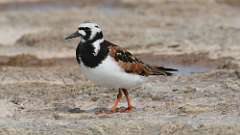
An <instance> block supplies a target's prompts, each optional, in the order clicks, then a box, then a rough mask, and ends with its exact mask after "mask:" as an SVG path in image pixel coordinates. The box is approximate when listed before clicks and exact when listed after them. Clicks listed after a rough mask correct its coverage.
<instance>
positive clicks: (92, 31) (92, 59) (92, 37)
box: [65, 22, 177, 112]
mask: <svg viewBox="0 0 240 135" xmlns="http://www.w3.org/2000/svg"><path fill="white" fill-rule="evenodd" d="M77 37H80V43H79V44H78V47H77V50H76V59H77V62H78V63H79V64H80V69H81V71H82V73H83V74H84V75H85V76H86V77H87V78H88V79H89V80H92V81H93V82H95V83H96V84H98V85H101V86H105V87H109V88H114V89H118V95H117V97H116V99H115V101H114V104H113V107H112V108H111V112H116V108H117V105H118V102H119V101H120V99H121V97H122V93H123V94H124V95H125V96H126V99H127V103H128V107H127V108H125V109H122V110H121V109H120V110H119V112H129V111H131V109H132V104H131V99H130V97H129V94H128V91H127V90H128V89H130V88H133V87H135V86H137V85H139V84H141V83H143V82H144V81H145V80H146V79H147V77H148V76H151V75H166V76H170V75H172V73H171V71H177V70H176V69H172V68H165V67H161V66H151V65H148V64H145V63H143V62H142V61H141V60H140V59H138V58H137V57H135V56H134V55H132V54H131V53H130V52H129V51H128V50H127V49H126V48H121V47H119V46H118V45H116V44H113V43H111V42H109V41H107V40H105V39H104V38H103V32H102V30H101V28H100V26H99V25H98V24H96V23H92V22H84V23H81V24H80V25H79V27H78V30H77V31H76V32H75V33H73V34H71V35H70V36H68V37H66V38H65V39H66V40H67V39H72V38H77Z"/></svg>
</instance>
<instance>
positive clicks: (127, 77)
mask: <svg viewBox="0 0 240 135" xmlns="http://www.w3.org/2000/svg"><path fill="white" fill-rule="evenodd" d="M80 66H81V71H82V73H83V74H84V75H85V76H86V77H87V79H89V80H91V81H93V82H94V83H96V84H98V85H101V86H103V87H109V88H116V89H118V88H127V89H128V88H133V87H136V86H137V85H139V84H141V83H142V82H143V81H144V80H145V77H143V76H141V75H136V74H129V73H126V72H124V70H123V69H122V68H120V66H119V65H118V64H117V62H115V61H114V59H113V58H112V57H110V56H107V58H106V59H105V60H104V61H103V62H102V63H101V64H99V65H98V66H97V67H95V68H89V67H86V66H85V65H84V64H83V63H82V62H81V65H80Z"/></svg>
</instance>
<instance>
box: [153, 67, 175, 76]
mask: <svg viewBox="0 0 240 135" xmlns="http://www.w3.org/2000/svg"><path fill="white" fill-rule="evenodd" d="M176 71H178V70H177V69H174V68H165V67H161V66H160V67H159V66H152V74H151V75H166V76H171V75H173V73H172V72H176Z"/></svg>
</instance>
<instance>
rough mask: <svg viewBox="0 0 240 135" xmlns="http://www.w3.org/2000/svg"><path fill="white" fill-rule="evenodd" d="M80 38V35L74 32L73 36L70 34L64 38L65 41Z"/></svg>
mask: <svg viewBox="0 0 240 135" xmlns="http://www.w3.org/2000/svg"><path fill="white" fill-rule="evenodd" d="M80 36H81V34H80V33H79V32H78V31H76V32H74V33H73V34H71V35H70V36H68V37H66V38H65V40H68V39H72V38H76V37H80Z"/></svg>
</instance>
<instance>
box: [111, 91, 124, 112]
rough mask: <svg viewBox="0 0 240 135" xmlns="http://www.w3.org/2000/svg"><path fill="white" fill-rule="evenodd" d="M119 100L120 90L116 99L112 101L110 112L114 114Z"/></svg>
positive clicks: (120, 96)
mask: <svg viewBox="0 0 240 135" xmlns="http://www.w3.org/2000/svg"><path fill="white" fill-rule="evenodd" d="M121 98H122V91H121V89H119V91H118V95H117V98H116V99H115V101H114V104H113V107H112V109H111V112H115V111H116V108H117V105H118V103H119V101H120V100H121Z"/></svg>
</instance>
